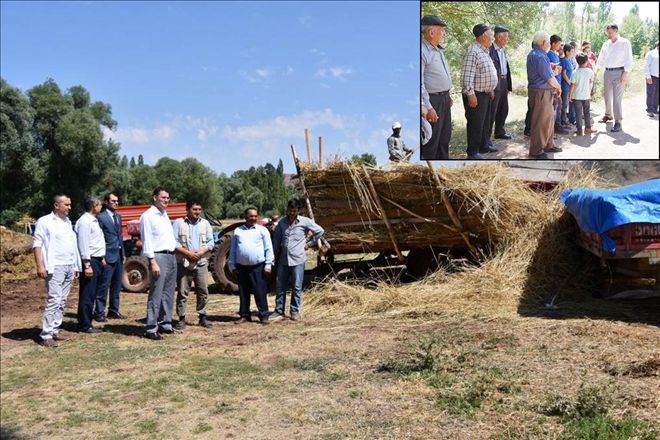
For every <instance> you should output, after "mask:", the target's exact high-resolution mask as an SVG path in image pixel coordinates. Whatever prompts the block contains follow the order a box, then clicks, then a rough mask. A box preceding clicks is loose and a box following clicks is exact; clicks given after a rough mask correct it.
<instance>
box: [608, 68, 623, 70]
mask: <svg viewBox="0 0 660 440" xmlns="http://www.w3.org/2000/svg"><path fill="white" fill-rule="evenodd" d="M621 69H623V67H606V68H605V70H621Z"/></svg>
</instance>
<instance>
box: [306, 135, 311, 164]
mask: <svg viewBox="0 0 660 440" xmlns="http://www.w3.org/2000/svg"><path fill="white" fill-rule="evenodd" d="M305 146H307V162H309V163H312V150H311V149H310V147H309V130H307V129H305Z"/></svg>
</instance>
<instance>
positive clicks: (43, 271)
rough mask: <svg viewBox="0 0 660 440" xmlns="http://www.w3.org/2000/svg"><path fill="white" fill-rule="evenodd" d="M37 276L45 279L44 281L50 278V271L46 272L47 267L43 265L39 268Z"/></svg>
mask: <svg viewBox="0 0 660 440" xmlns="http://www.w3.org/2000/svg"><path fill="white" fill-rule="evenodd" d="M37 276H38V277H39V278H43V279H44V280H45V279H46V278H47V277H48V271H47V270H46V266H44V265H43V264H42V265H40V266H38V267H37Z"/></svg>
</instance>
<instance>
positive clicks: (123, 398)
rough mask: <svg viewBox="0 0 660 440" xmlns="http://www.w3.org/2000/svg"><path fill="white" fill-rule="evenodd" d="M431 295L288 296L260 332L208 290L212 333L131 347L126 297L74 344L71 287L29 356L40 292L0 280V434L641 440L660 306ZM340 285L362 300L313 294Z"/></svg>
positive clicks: (649, 417) (654, 426)
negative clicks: (430, 303)
mask: <svg viewBox="0 0 660 440" xmlns="http://www.w3.org/2000/svg"><path fill="white" fill-rule="evenodd" d="M362 284H363V283H362ZM436 288H437V289H438V291H437V292H436V293H437V301H438V304H436V305H435V306H434V307H432V310H430V311H429V312H424V311H410V309H409V308H406V307H403V306H400V305H401V304H403V303H404V302H405V301H404V300H403V298H402V295H405V296H406V297H408V296H409V295H415V292H417V291H425V292H427V293H428V292H429V291H431V292H433V289H434V287H433V285H430V284H428V283H419V284H413V285H411V284H407V285H401V286H398V287H383V286H380V287H376V288H374V289H373V290H369V289H365V288H364V287H363V286H361V285H360V283H358V284H357V285H348V284H343V283H340V282H336V281H334V282H330V284H325V285H320V286H319V287H317V288H315V289H313V290H311V291H309V292H308V293H307V294H306V295H305V301H307V302H309V303H310V305H311V307H309V308H307V309H305V310H304V313H303V315H304V321H303V322H301V323H295V322H293V321H290V320H285V321H280V322H276V323H273V324H272V325H270V326H268V327H263V326H260V325H258V324H245V325H242V326H236V325H233V324H232V321H233V320H234V319H236V317H237V315H236V312H237V309H238V298H237V297H235V296H227V295H219V294H213V295H211V304H210V308H209V309H210V319H211V320H212V322H213V323H214V327H213V328H211V329H208V330H206V329H203V328H200V327H197V326H189V327H188V328H187V329H186V331H185V332H184V333H183V334H177V335H172V336H169V337H166V339H165V340H164V341H161V342H157V343H154V342H152V341H148V340H146V339H143V338H141V337H140V335H141V333H142V328H143V327H142V326H143V324H142V318H143V316H144V309H145V300H146V295H143V294H128V293H125V294H123V299H122V301H123V306H122V307H123V312H124V313H126V314H127V315H128V316H129V318H128V319H127V320H123V321H110V322H108V323H106V325H105V332H104V333H103V334H100V335H80V334H77V333H74V332H73V331H74V329H75V311H76V309H75V308H76V303H77V289H76V288H74V289H73V291H72V294H71V295H70V298H69V303H68V307H67V309H66V317H65V323H64V325H63V328H64V330H65V331H64V334H65V335H66V336H67V337H70V340H68V341H65V342H63V343H61V344H60V347H59V348H57V349H46V348H43V347H41V346H38V345H37V344H35V343H34V341H33V339H34V338H35V337H36V335H37V334H38V331H39V330H38V327H39V325H40V310H41V307H42V306H43V301H44V299H45V293H44V288H43V285H42V282H41V281H37V280H17V281H4V282H3V285H2V296H1V298H2V308H1V314H2V316H1V317H2V325H1V332H2V338H1V339H0V342H1V345H0V347H1V353H2V388H1V395H2V413H1V416H2V438H3V439H33V438H48V439H57V438H95V439H123V438H153V437H154V436H157V437H159V438H166V439H169V438H209V439H210V438H213V439H217V438H235V439H257V438H287V439H288V438H292V439H325V440H330V439H374V438H382V439H446V438H452V439H523V438H529V439H577V438H584V439H587V438H589V439H590V438H598V439H628V438H639V439H654V438H657V436H658V435H659V434H658V432H659V431H658V420H659V417H658V416H659V415H660V393H658V390H659V389H660V332H659V327H660V313H659V312H658V311H659V310H660V301H658V300H646V301H629V302H625V303H624V302H617V303H615V302H611V303H610V302H604V301H602V300H598V299H594V298H592V297H591V296H589V295H584V296H582V297H573V298H560V300H559V301H558V302H557V305H558V308H557V309H546V308H545V307H543V306H542V304H539V305H537V306H527V305H523V304H521V303H519V302H516V301H510V300H507V299H506V298H501V297H500V298H498V297H495V298H490V299H484V300H483V301H466V300H464V299H461V298H460V297H457V296H454V295H452V294H451V292H445V291H441V290H439V289H440V288H439V287H436ZM356 291H358V292H359V294H360V295H372V296H371V299H369V298H367V297H364V301H363V302H362V306H358V307H355V306H348V305H346V304H343V305H342V303H341V302H338V303H337V304H335V305H334V306H333V305H332V304H330V303H331V302H332V301H327V300H326V301H324V300H323V298H324V297H325V298H336V297H341V296H344V295H345V296H350V295H355V294H356ZM406 300H410V298H406ZM369 301H371V302H369ZM269 302H270V303H271V308H272V304H273V302H274V298H272V297H270V298H269ZM324 303H325V304H324Z"/></svg>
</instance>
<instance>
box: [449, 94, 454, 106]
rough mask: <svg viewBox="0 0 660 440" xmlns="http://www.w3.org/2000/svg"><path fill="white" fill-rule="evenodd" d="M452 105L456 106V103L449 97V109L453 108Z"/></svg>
mask: <svg viewBox="0 0 660 440" xmlns="http://www.w3.org/2000/svg"><path fill="white" fill-rule="evenodd" d="M452 105H454V101H453V100H452V99H451V96H450V97H449V107H451V106H452Z"/></svg>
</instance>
